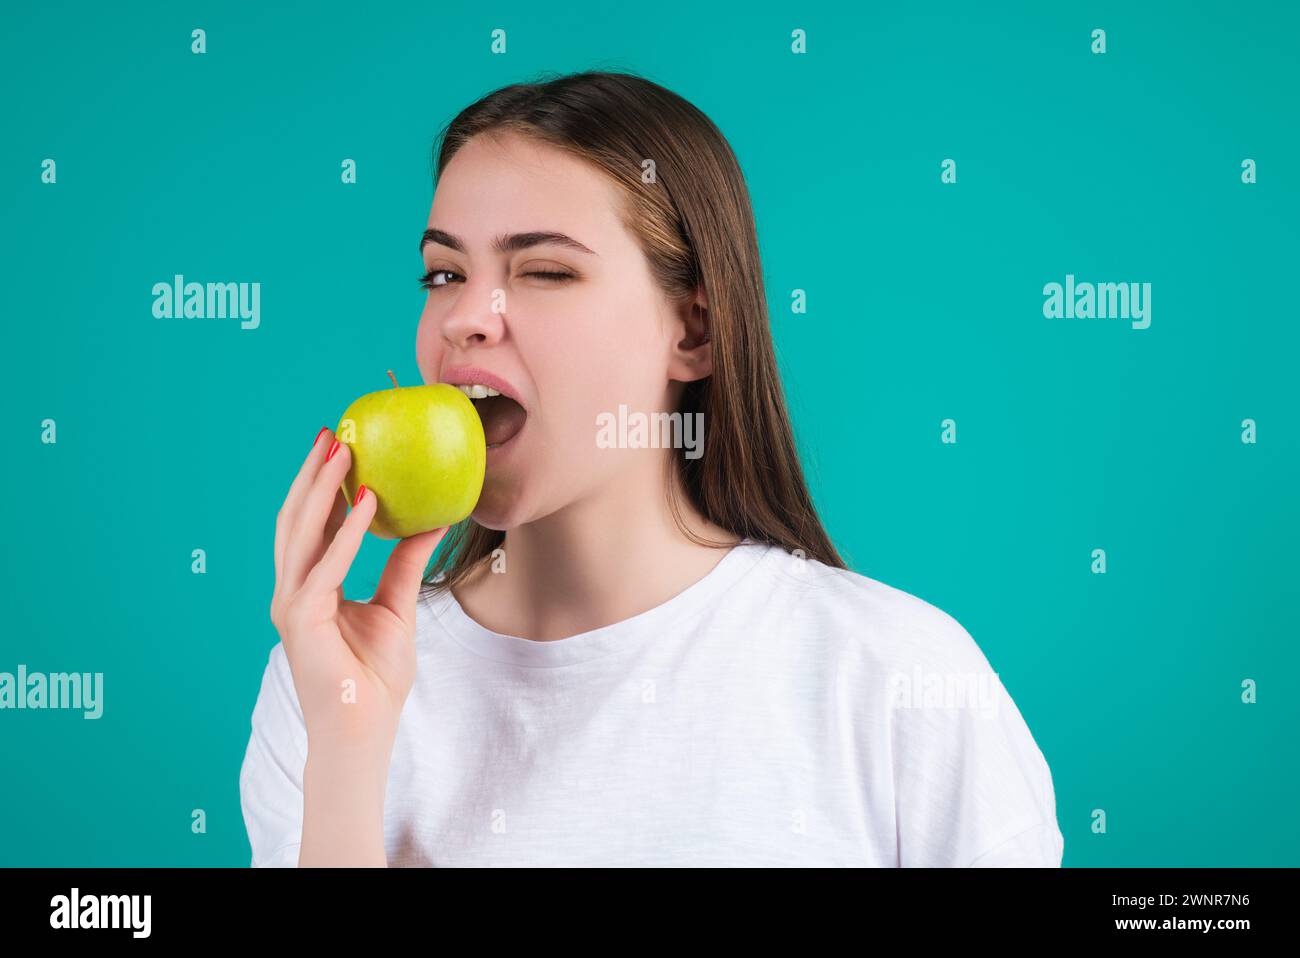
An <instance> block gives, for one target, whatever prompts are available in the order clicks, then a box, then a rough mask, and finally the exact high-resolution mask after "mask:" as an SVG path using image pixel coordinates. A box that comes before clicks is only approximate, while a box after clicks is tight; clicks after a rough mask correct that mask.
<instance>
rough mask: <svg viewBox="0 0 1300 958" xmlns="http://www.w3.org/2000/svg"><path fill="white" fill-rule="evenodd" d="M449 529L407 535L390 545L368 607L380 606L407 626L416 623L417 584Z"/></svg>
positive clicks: (445, 527) (418, 588)
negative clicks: (391, 546)
mask: <svg viewBox="0 0 1300 958" xmlns="http://www.w3.org/2000/svg"><path fill="white" fill-rule="evenodd" d="M448 528H449V527H448V526H443V527H442V528H441V529H433V530H431V531H429V532H421V533H420V534H419V535H414V536H410V537H409V538H406V539H403V540H402V541H400V542H399V543H397V545H395V546H393V551H392V553H391V554H390V555H389V556H388V562H387V564H385V566H384V574H383V575H382V576H380V578H379V587H378V588H377V589H375V594H374V595H373V596H372V597H371V599H370V603H371V605H382V606H383V607H384V608H386V609H388V610H389V611H390V612H392V613H393V614H394V615H396V616H397V617H398V618H400V619H401V620H402V621H403V622H405V623H406V624H407V625H410V626H414V624H415V616H414V613H415V599H416V597H417V596H418V595H419V593H420V582H421V581H422V580H423V579H424V573H425V570H426V569H428V567H429V559H430V558H431V557H432V556H433V550H434V549H436V548H437V547H438V543H439V542H441V541H442V537H443V536H444V535H446V534H447V529H448Z"/></svg>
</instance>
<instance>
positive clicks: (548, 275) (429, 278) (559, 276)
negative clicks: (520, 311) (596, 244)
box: [418, 269, 574, 291]
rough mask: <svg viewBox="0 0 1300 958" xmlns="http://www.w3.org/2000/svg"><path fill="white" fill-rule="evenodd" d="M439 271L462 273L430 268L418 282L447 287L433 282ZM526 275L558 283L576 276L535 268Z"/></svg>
mask: <svg viewBox="0 0 1300 958" xmlns="http://www.w3.org/2000/svg"><path fill="white" fill-rule="evenodd" d="M439 273H450V274H451V275H452V276H459V275H460V273H457V272H456V271H455V270H454V269H431V270H429V272H427V273H424V274H422V275H421V276H420V277H419V280H418V282H419V284H420V288H421V289H427V290H430V291H433V290H435V289H445V288H446V287H447V286H450V285H451V284H450V283H436V284H435V283H434V282H433V277H435V276H437V275H438V274H439ZM524 275H525V276H540V277H542V278H543V279H545V280H546V281H547V282H557V283H558V282H562V281H564V280H570V279H573V278H574V275H573V274H572V273H559V272H556V271H554V270H534V271H533V272H531V273H524Z"/></svg>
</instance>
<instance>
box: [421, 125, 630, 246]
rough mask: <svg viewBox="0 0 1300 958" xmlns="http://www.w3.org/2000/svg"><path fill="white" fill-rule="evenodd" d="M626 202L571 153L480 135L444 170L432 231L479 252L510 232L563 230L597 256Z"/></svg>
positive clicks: (518, 138) (509, 136) (511, 136)
mask: <svg viewBox="0 0 1300 958" xmlns="http://www.w3.org/2000/svg"><path fill="white" fill-rule="evenodd" d="M618 202H619V196H618V188H617V187H616V186H615V185H614V184H613V183H612V182H610V180H609V177H608V176H607V175H606V174H605V173H604V172H603V171H602V170H600V169H598V168H597V167H596V166H594V165H593V164H591V163H589V162H587V161H585V160H582V159H580V158H579V157H577V156H574V155H573V154H571V153H568V152H566V151H564V150H561V149H559V148H557V147H554V146H551V145H549V144H547V143H541V142H539V141H537V140H534V139H532V138H530V137H526V136H523V135H521V134H518V133H500V134H494V135H492V136H484V135H479V136H476V137H474V138H473V139H472V140H470V141H469V142H468V143H466V144H465V145H464V146H463V147H461V148H460V149H459V150H458V151H457V152H456V155H455V156H453V157H452V158H451V160H450V162H448V164H447V167H446V169H444V170H443V172H442V176H441V177H440V178H439V181H438V188H437V190H436V192H435V193H434V197H433V206H432V208H431V209H430V211H429V225H430V226H432V225H434V223H435V221H436V223H437V225H438V226H440V227H442V228H443V229H447V230H449V231H450V232H453V233H456V234H458V235H460V236H464V237H465V238H466V240H468V241H469V242H470V243H472V244H475V245H478V244H480V243H484V242H487V240H488V238H489V237H491V236H494V235H496V234H497V233H502V232H510V231H514V232H519V231H523V230H532V229H547V230H559V231H561V232H564V233H568V234H569V235H571V236H573V237H574V238H576V239H578V240H581V241H582V242H584V243H586V244H587V245H588V246H592V248H593V249H594V248H595V247H594V245H593V242H599V239H600V238H601V237H609V236H610V235H611V234H612V233H613V232H614V231H616V230H618V229H620V228H621V227H620V223H619V220H618V217H617V206H616V204H617V203H618ZM587 237H590V238H591V239H590V240H588V238H587Z"/></svg>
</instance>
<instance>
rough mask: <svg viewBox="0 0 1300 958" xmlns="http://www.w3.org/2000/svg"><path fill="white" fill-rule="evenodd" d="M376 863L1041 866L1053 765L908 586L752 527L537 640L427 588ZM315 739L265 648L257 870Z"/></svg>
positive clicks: (271, 855) (287, 851) (247, 770)
mask: <svg viewBox="0 0 1300 958" xmlns="http://www.w3.org/2000/svg"><path fill="white" fill-rule="evenodd" d="M417 609H418V612H417V626H416V638H415V641H416V646H417V650H418V667H417V673H416V679H415V685H414V687H413V688H412V690H411V693H410V696H409V698H408V699H407V701H406V704H405V706H404V707H403V710H402V715H401V721H400V724H399V726H398V731H397V737H396V740H395V743H394V747H393V756H392V763H391V765H390V768H389V775H388V788H387V792H386V795H385V802H384V845H385V849H386V851H387V857H388V863H389V865H390V866H395V867H396V866H489V865H505V866H633V865H644V866H696V865H704V866H724V867H725V866H970V865H976V866H990V865H991V866H1012V865H1027V866H1047V867H1056V866H1059V865H1060V863H1061V855H1062V849H1063V839H1062V836H1061V832H1060V829H1059V828H1058V826H1057V822H1056V802H1055V795H1054V792H1053V788H1052V778H1051V773H1050V771H1049V769H1048V766H1047V763H1046V762H1045V761H1044V759H1043V755H1042V753H1041V752H1040V751H1039V748H1038V746H1037V745H1036V743H1035V742H1034V739H1033V737H1032V736H1031V735H1030V732H1029V729H1028V728H1027V727H1026V725H1025V722H1024V720H1023V718H1022V717H1021V715H1020V712H1019V710H1018V709H1017V708H1016V706H1015V704H1014V703H1013V702H1012V700H1011V698H1010V697H1009V696H1008V694H1007V692H1006V689H1005V688H1004V687H1003V686H1002V684H1001V682H1000V681H999V680H998V679H997V677H996V674H995V673H994V672H993V670H992V669H991V668H990V665H989V663H988V660H987V659H986V658H985V656H984V654H983V652H982V651H981V650H980V649H979V647H978V646H977V645H976V644H975V642H974V640H973V639H972V638H971V637H970V635H969V634H968V633H967V632H966V631H965V629H963V628H962V626H961V625H959V624H958V623H957V622H956V621H955V620H954V619H953V618H951V617H950V616H949V615H947V614H946V613H944V612H942V611H941V610H939V609H937V608H935V607H934V606H932V605H929V604H928V603H926V602H924V601H923V600H921V599H919V598H916V597H915V596H912V595H909V594H907V593H905V592H902V591H899V590H898V589H894V588H892V587H890V586H887V585H884V584H882V583H880V582H877V581H875V580H873V579H869V578H866V577H864V576H861V575H858V574H856V573H853V572H849V571H846V570H843V569H834V568H831V567H829V566H826V565H824V564H822V563H820V562H816V561H814V560H810V559H803V558H800V557H798V556H796V555H792V554H790V553H788V552H786V551H785V550H784V549H782V548H780V547H778V546H768V545H763V544H758V543H754V542H751V541H749V540H746V541H745V542H743V543H742V544H741V545H739V546H737V547H735V548H733V549H731V550H730V551H729V552H727V553H725V554H724V556H723V558H722V559H721V560H720V561H719V562H718V564H717V565H716V566H715V567H714V568H713V569H712V570H711V571H710V572H709V573H708V574H707V575H705V576H704V578H702V579H701V580H699V581H698V582H696V583H695V584H694V585H692V586H690V587H689V588H687V589H686V590H684V591H683V592H680V593H679V594H677V595H676V596H674V597H673V598H671V599H669V600H668V601H667V602H664V603H663V604H662V605H659V606H657V607H655V608H653V609H651V610H649V611H647V612H643V613H641V614H639V615H635V616H633V617H632V618H630V619H625V620H624V621H622V622H618V623H615V624H613V625H608V626H605V627H603V628H599V629H594V630H592V631H590V632H584V633H582V634H580V635H574V636H570V637H568V638H564V639H559V640H556V641H549V642H537V641H531V640H528V639H522V638H517V637H514V636H508V635H502V634H499V633H496V632H492V631H490V630H488V629H486V628H484V627H483V626H481V625H479V624H478V623H477V622H475V621H474V620H473V619H471V618H470V617H469V616H468V615H467V614H466V613H465V611H464V610H463V609H462V608H461V607H460V604H459V603H458V602H457V601H456V600H455V598H454V596H452V595H451V593H450V592H448V591H445V590H444V591H443V592H441V593H439V594H438V595H437V596H436V597H435V598H432V599H421V601H420V602H419V603H418V606H417ZM306 754H307V735H306V728H305V725H304V724H303V718H302V712H301V709H300V707H299V704H298V698H297V695H296V692H295V690H294V685H293V678H292V676H291V674H290V671H289V663H288V660H287V658H286V657H285V653H284V647H283V646H282V645H281V644H277V645H276V646H275V647H274V648H272V649H271V654H270V658H269V661H268V663H267V666H266V671H265V674H264V675H263V678H262V686H261V691H260V693H259V695H258V698H257V703H256V705H255V707H254V709H253V716H252V735H251V737H250V739H249V743H248V750H247V753H246V755H245V757H244V762H243V766H242V769H241V772H240V782H239V785H240V800H241V804H242V808H243V814H244V821H245V824H246V826H247V828H248V836H249V841H250V843H251V845H252V849H253V859H252V864H253V865H254V866H264V865H270V866H294V865H296V864H297V862H298V847H299V841H300V837H301V831H302V772H303V764H304V761H305V759H306Z"/></svg>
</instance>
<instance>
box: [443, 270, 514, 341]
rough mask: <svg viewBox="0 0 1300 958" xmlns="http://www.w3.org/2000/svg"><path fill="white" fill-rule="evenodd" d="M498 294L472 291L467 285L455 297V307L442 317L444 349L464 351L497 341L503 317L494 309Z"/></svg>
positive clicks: (501, 329)
mask: <svg viewBox="0 0 1300 958" xmlns="http://www.w3.org/2000/svg"><path fill="white" fill-rule="evenodd" d="M499 300H500V296H499V293H498V291H495V290H488V289H475V288H473V287H472V286H471V285H470V284H469V283H467V284H466V286H465V288H464V289H463V290H462V291H461V294H460V295H459V296H457V297H456V302H455V304H454V305H453V306H452V307H451V309H449V310H447V313H446V315H444V316H443V317H442V321H441V330H440V332H441V334H442V338H443V340H444V341H445V342H446V343H447V345H448V346H450V347H453V348H455V349H466V348H468V347H470V346H491V345H494V344H496V343H498V342H500V340H501V337H502V335H503V334H504V331H505V317H504V314H503V313H502V312H500V311H499V310H498V309H496V308H495V307H496V304H497V303H498V301H499Z"/></svg>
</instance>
